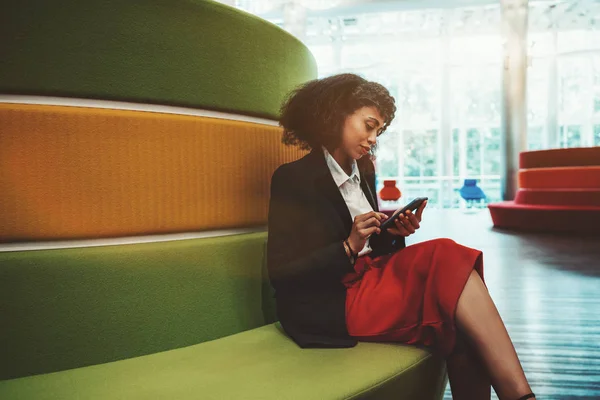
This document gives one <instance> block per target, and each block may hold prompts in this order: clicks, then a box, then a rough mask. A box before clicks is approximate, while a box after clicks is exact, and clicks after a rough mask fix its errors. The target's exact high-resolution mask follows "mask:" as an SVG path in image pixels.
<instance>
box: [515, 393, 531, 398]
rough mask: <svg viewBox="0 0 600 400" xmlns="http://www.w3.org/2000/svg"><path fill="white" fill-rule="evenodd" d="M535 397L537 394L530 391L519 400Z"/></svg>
mask: <svg viewBox="0 0 600 400" xmlns="http://www.w3.org/2000/svg"><path fill="white" fill-rule="evenodd" d="M533 397H535V394H533V393H529V394H526V395H525V396H522V397H519V398H518V399H517V400H526V399H531V398H533Z"/></svg>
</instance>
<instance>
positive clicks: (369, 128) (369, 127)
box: [366, 124, 375, 131]
mask: <svg viewBox="0 0 600 400" xmlns="http://www.w3.org/2000/svg"><path fill="white" fill-rule="evenodd" d="M366 126H367V130H369V131H372V130H373V129H375V127H374V126H371V125H369V124H366Z"/></svg>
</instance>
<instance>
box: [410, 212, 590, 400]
mask: <svg viewBox="0 0 600 400" xmlns="http://www.w3.org/2000/svg"><path fill="white" fill-rule="evenodd" d="M437 237H449V238H452V239H454V240H455V241H457V242H459V243H461V244H463V245H466V246H470V247H474V248H478V249H481V250H483V252H484V275H485V279H486V283H487V285H488V288H489V291H490V293H491V295H492V297H493V299H494V301H495V302H496V305H497V307H498V310H499V311H500V315H501V316H502V318H503V320H504V322H505V323H506V325H507V328H508V331H509V334H510V336H511V338H512V340H513V342H514V344H515V347H516V349H517V353H518V354H519V358H520V359H521V362H522V363H523V367H524V369H525V373H526V375H527V377H528V379H529V381H530V383H531V385H532V388H533V390H534V392H535V393H536V394H537V395H538V399H540V400H541V399H544V400H550V399H556V400H558V399H560V400H563V399H600V237H574V236H555V235H545V234H523V233H515V232H508V231H501V230H497V229H495V228H493V226H492V221H491V218H490V215H489V212H488V211H487V210H485V209H483V210H481V211H479V212H476V213H474V214H473V213H470V214H468V213H464V212H462V211H459V210H433V209H431V210H426V211H425V212H424V215H423V221H422V227H421V229H420V230H419V231H418V232H417V233H415V234H414V235H412V236H410V237H409V238H408V239H407V244H409V245H410V244H411V243H416V242H421V241H424V240H428V239H433V238H437ZM451 398H452V397H451V394H450V388H449V386H448V388H447V390H446V396H445V397H444V399H451ZM492 398H497V397H495V395H494V396H492Z"/></svg>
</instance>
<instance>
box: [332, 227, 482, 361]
mask: <svg viewBox="0 0 600 400" xmlns="http://www.w3.org/2000/svg"><path fill="white" fill-rule="evenodd" d="M473 269H475V270H476V271H477V273H478V274H479V276H480V277H481V279H482V280H483V254H482V252H481V251H479V250H476V249H472V248H469V247H465V246H462V245H460V244H457V243H456V242H454V241H453V240H450V239H436V240H429V241H426V242H422V243H417V244H414V245H411V246H407V247H405V248H404V249H402V250H400V251H397V252H395V253H393V254H390V255H385V256H380V257H377V258H372V257H370V256H369V255H365V256H363V257H360V258H359V259H358V260H357V262H356V264H355V266H354V270H355V272H353V273H350V274H347V275H346V276H345V277H344V280H343V282H344V285H345V286H346V288H347V295H346V324H347V326H348V332H349V334H350V335H351V336H353V337H356V338H357V339H359V340H362V341H377V342H400V343H407V344H415V345H423V346H427V347H430V348H432V349H434V350H438V351H439V352H441V353H442V354H443V355H444V356H447V355H448V354H450V353H451V352H452V349H453V348H454V343H455V342H456V323H455V312H456V304H457V303H458V298H459V297H460V295H461V293H462V291H463V288H464V287H465V284H466V283H467V279H468V278H469V275H470V274H471V271H472V270H473ZM484 283H485V282H484Z"/></svg>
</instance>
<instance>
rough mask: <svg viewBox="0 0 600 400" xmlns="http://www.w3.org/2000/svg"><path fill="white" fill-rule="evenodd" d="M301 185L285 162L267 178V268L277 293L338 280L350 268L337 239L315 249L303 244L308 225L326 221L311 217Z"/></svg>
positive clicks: (307, 201)
mask: <svg viewBox="0 0 600 400" xmlns="http://www.w3.org/2000/svg"><path fill="white" fill-rule="evenodd" d="M302 187H303V186H302V181H301V180H299V179H296V177H295V176H294V175H293V173H292V171H291V170H289V169H287V168H286V165H283V166H281V167H279V168H278V169H277V170H276V171H275V173H274V174H273V177H272V178H271V198H270V202H269V217H268V241H267V268H268V271H269V278H270V280H271V283H272V285H273V287H274V288H275V290H276V291H280V292H281V291H293V290H294V288H299V286H304V285H306V284H311V283H315V282H320V281H323V280H328V279H336V280H339V279H341V277H342V276H343V275H344V274H346V273H348V272H353V271H354V268H353V266H352V264H351V263H350V260H349V259H348V257H347V256H346V252H345V250H344V246H343V244H342V241H341V240H340V241H335V242H332V243H328V244H325V245H323V246H321V247H318V248H307V247H306V246H307V243H311V241H310V240H309V238H307V237H306V236H305V235H306V234H307V232H308V230H307V229H306V228H307V227H308V226H310V225H309V224H322V223H326V221H320V220H314V219H315V217H314V214H313V213H310V210H307V207H310V204H311V202H310V199H309V198H307V194H306V192H304V191H303V190H302Z"/></svg>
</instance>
